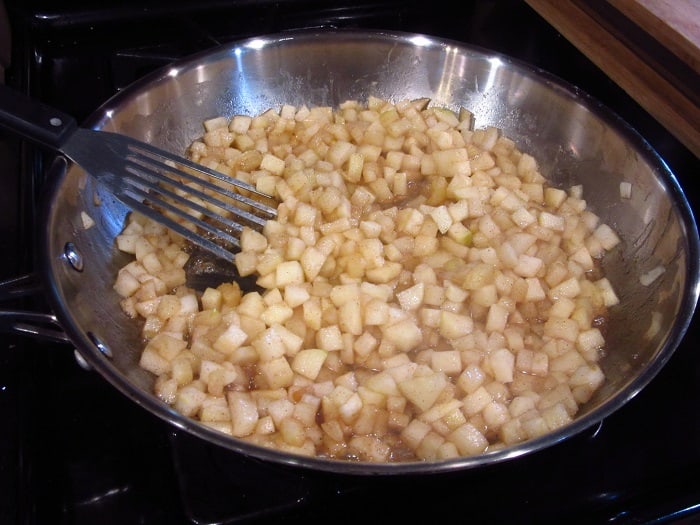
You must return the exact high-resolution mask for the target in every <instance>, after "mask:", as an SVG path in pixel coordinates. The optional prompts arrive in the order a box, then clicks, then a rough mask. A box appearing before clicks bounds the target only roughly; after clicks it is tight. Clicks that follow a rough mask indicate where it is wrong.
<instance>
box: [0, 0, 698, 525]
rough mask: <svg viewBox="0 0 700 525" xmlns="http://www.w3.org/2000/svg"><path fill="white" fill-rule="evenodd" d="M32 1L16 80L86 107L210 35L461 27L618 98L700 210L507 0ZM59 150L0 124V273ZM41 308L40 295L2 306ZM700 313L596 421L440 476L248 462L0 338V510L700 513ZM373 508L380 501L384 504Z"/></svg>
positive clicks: (295, 516) (658, 137)
mask: <svg viewBox="0 0 700 525" xmlns="http://www.w3.org/2000/svg"><path fill="white" fill-rule="evenodd" d="M451 4H452V3H450V2H447V1H442V0H436V1H434V2H430V3H424V2H418V1H415V0H404V1H401V2H399V1H388V0H387V1H381V0H376V1H366V0H355V1H354V2H342V1H335V0H331V1H306V0H302V1H297V0H282V1H274V2H273V1H267V0H263V1H257V2H256V1H250V0H229V1H215V0H200V1H198V2H189V1H182V2H133V1H128V2H117V1H109V0H107V1H102V2H90V1H87V0H86V1H73V2H41V1H31V0H24V1H15V0H6V1H5V7H6V10H7V12H8V18H9V21H10V25H11V29H12V55H11V56H12V62H11V64H10V66H9V68H8V69H7V71H6V82H7V83H8V84H10V85H12V86H14V87H16V88H18V89H20V90H22V91H24V92H26V93H28V94H30V95H32V96H33V97H36V98H39V99H41V100H43V101H45V102H46V103H48V104H51V105H53V106H55V107H57V108H59V109H62V110H64V111H66V112H68V113H71V114H72V115H74V116H75V117H76V118H77V119H78V120H82V119H84V118H86V117H87V116H88V115H89V114H90V113H91V112H92V111H94V110H95V109H96V108H97V107H98V106H99V105H101V104H102V103H103V102H104V101H105V100H106V99H107V98H109V97H110V96H111V95H113V94H115V93H116V92H118V91H119V90H120V89H123V88H124V87H126V86H128V85H129V84H130V83H131V82H133V81H135V80H137V79H138V78H140V77H141V76H143V75H144V74H146V73H149V72H151V71H153V70H154V69H157V68H159V67H162V66H164V65H166V64H168V63H170V62H171V61H173V60H176V59H178V58H182V57H184V56H187V55H189V54H191V53H194V52H197V51H200V50H204V49H207V48H210V47H212V46H215V45H217V44H221V43H225V42H229V41H233V40H237V39H240V38H245V37H249V36H253V35H258V34H267V33H275V32H279V31H285V30H290V29H299V28H311V27H317V28H329V27H352V28H368V29H388V30H400V31H407V32H416V33H424V34H427V35H432V36H437V37H445V38H451V39H455V40H459V41H462V42H466V43H469V44H472V45H477V46H481V47H484V48H487V49H491V50H493V51H496V52H499V53H504V54H506V55H510V56H512V57H514V58H517V59H520V60H523V61H526V62H529V63H531V64H533V65H535V66H537V67H539V68H542V69H544V70H546V71H549V72H550V73H553V74H555V75H557V76H559V77H561V78H563V79H564V80H566V81H568V82H569V83H571V84H573V85H575V86H577V87H579V88H580V89H582V90H583V91H585V92H587V93H589V94H591V95H592V96H594V97H595V98H597V99H598V100H599V101H601V102H602V103H603V104H605V105H607V106H608V107H610V108H612V109H613V110H614V111H615V112H617V113H618V114H619V115H620V116H621V117H622V118H623V119H624V120H626V121H627V122H629V123H630V124H631V125H632V126H633V127H634V128H635V129H637V130H638V131H639V132H640V133H641V134H642V136H644V138H645V139H646V140H647V141H648V142H649V143H650V144H651V145H652V147H654V148H655V149H656V150H657V151H658V152H659V153H660V155H661V156H662V157H663V158H664V159H665V161H666V162H667V163H668V165H669V166H670V168H671V170H672V171H674V172H675V173H676V175H677V177H678V179H679V181H680V184H681V186H682V187H683V188H684V189H685V191H686V194H687V197H688V199H689V201H690V203H691V206H692V207H693V208H694V209H696V210H697V209H700V208H699V206H700V193H698V183H697V180H696V179H697V174H696V171H697V168H698V159H697V158H696V157H695V156H694V155H693V154H692V153H691V152H690V151H688V150H687V149H686V148H685V147H683V145H681V144H680V143H679V142H678V141H677V140H675V139H674V138H673V136H672V135H671V134H670V133H668V132H667V131H666V130H665V129H664V128H663V127H662V126H661V125H659V124H658V123H657V122H656V121H655V120H654V119H653V118H652V117H651V116H650V115H649V114H648V113H646V112H645V111H644V110H643V109H641V108H640V107H639V106H638V105H637V104H636V103H635V102H634V101H633V100H632V99H631V98H629V97H628V96H627V95H626V94H625V93H624V91H622V90H621V89H620V88H619V87H618V86H617V85H616V84H615V83H613V82H612V81H611V80H610V79H609V78H608V77H606V76H605V74H604V73H602V72H601V71H600V70H599V69H597V68H596V66H595V65H593V64H592V63H591V62H590V61H589V60H588V59H587V58H586V57H585V56H584V55H582V54H581V53H580V52H578V51H577V50H576V48H575V47H573V46H572V45H571V44H570V43H569V42H567V41H566V39H564V38H563V37H562V36H561V35H560V34H558V33H557V32H556V31H555V30H554V29H553V28H552V27H551V26H549V25H548V24H547V23H546V22H545V21H544V20H543V19H542V18H540V17H539V16H538V15H537V14H536V13H535V12H534V11H533V10H531V9H530V8H529V7H528V6H527V4H525V3H524V2H521V1H516V0H485V1H479V2H462V3H461V4H460V5H457V6H454V5H451ZM47 162H48V158H45V157H44V155H43V154H41V153H40V152H38V151H37V150H35V149H33V148H31V147H30V146H28V145H26V144H23V143H21V142H20V141H18V140H16V139H13V138H12V137H9V136H5V135H2V134H0V181H1V183H2V188H3V190H4V191H3V192H2V193H0V229H1V230H0V231H2V236H0V246H1V247H2V254H1V255H0V278H2V279H7V278H10V277H14V276H17V275H20V274H25V273H30V272H31V271H32V270H33V264H32V261H33V256H34V253H33V249H32V243H31V239H32V237H33V232H35V231H36V229H37V228H40V227H41V225H40V224H36V221H35V217H36V215H37V214H36V210H37V206H39V202H40V201H39V195H40V193H41V190H42V186H43V184H44V182H45V176H46V175H45V174H46V167H47ZM5 304H6V305H7V306H8V307H10V308H33V309H39V310H41V309H42V308H45V305H43V304H42V298H41V296H40V295H39V296H34V297H31V298H26V297H22V298H18V299H13V300H11V301H9V302H6V303H5ZM697 317H698V316H697V315H696V316H695V319H694V320H693V322H692V324H691V326H690V328H689V330H688V333H687V335H686V337H685V339H684V342H683V343H682V344H681V346H680V347H679V348H678V350H677V351H676V353H675V354H674V355H673V357H672V359H671V360H670V362H669V363H668V364H667V365H666V367H665V368H664V369H663V370H662V371H661V372H660V374H659V375H658V376H657V377H656V378H654V380H653V381H652V382H651V384H650V385H649V386H647V387H646V388H645V389H644V390H643V391H642V392H641V393H640V394H638V395H637V396H636V397H635V398H634V399H633V400H632V401H630V402H629V403H628V404H627V405H625V406H624V407H623V408H622V409H621V410H619V411H618V412H616V413H615V414H614V415H612V416H610V417H609V418H607V419H605V420H604V421H603V422H602V423H601V424H599V425H598V426H597V427H596V428H593V429H590V430H588V431H586V432H584V433H582V434H580V435H578V436H575V437H573V438H571V439H569V440H566V441H565V442H562V443H559V444H557V445H555V446H552V447H550V448H548V449H545V450H543V451H540V452H537V453H534V454H531V455H529V456H526V457H523V458H518V459H515V460H510V461H507V462H505V463H502V464H499V465H493V466H490V467H488V468H481V469H478V470H471V471H467V472H457V473H450V474H440V475H422V476H402V477H391V478H381V477H380V478H368V477H358V476H350V477H348V476H341V475H334V474H330V473H317V472H310V471H306V470H302V469H297V468H294V467H282V466H277V465H272V464H269V463H265V462H262V461H259V460H255V459H251V458H247V457H242V456H240V455H237V454H234V453H231V452H229V451H226V450H223V449H220V448H218V447H215V446H213V445H209V444H207V443H205V442H203V441H201V440H199V439H197V438H194V437H192V436H190V435H188V434H185V433H182V432H180V431H179V430H177V429H175V428H173V427H172V426H170V425H168V424H166V423H164V422H162V421H161V420H159V419H157V418H156V417H155V416H152V415H151V414H150V413H148V412H147V411H145V410H144V409H143V408H141V407H139V406H137V405H136V404H134V403H133V402H131V401H130V400H128V399H126V398H125V397H124V396H122V395H121V394H120V393H118V392H117V391H116V390H115V389H113V388H112V387H111V386H109V385H108V384H107V382H106V381H104V380H103V379H102V378H101V377H100V376H98V375H97V374H96V373H95V372H91V371H87V370H84V369H83V368H81V367H80V366H79V364H78V362H77V360H76V358H75V356H74V353H73V351H72V348H71V347H70V346H68V345H64V344H57V343H49V342H46V341H43V340H35V339H31V338H25V337H20V336H17V335H10V336H5V337H4V338H3V340H2V343H1V344H0V346H1V347H2V348H0V417H2V421H3V422H4V425H3V432H2V435H1V436H0V493H2V495H3V497H2V498H0V522H2V523H17V524H19V523H22V524H45V523H52V524H56V525H57V524H70V525H82V524H94V523H100V524H103V525H109V524H112V523H114V524H129V523H147V524H180V523H182V524H187V523H193V524H194V523H196V524H209V523H211V524H214V523H217V524H219V523H221V524H228V523H268V522H269V523H285V522H287V523H296V522H298V521H300V520H302V519H304V520H318V521H321V520H333V522H334V523H358V522H360V520H369V521H370V522H375V521H378V520H379V519H382V520H390V521H392V522H399V521H400V520H406V521H407V522H418V521H419V520H425V519H430V520H438V519H448V518H451V519H455V518H464V519H465V520H469V521H470V522H472V523H513V524H519V523H537V524H544V525H546V524H560V523H567V524H596V523H614V524H647V523H649V524H651V523H654V524H659V523H681V522H683V523H690V522H691V521H692V520H694V519H697V520H698V522H700V477H699V476H698V475H697V473H698V472H700V416H699V414H700V412H699V411H698V406H700V355H699V354H698V353H697V352H696V345H697V343H698V338H699V337H700V328H698V320H697ZM376 509H381V511H380V514H379V516H377V515H376V514H373V513H376V512H377V510H376Z"/></svg>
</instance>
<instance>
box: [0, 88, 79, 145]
mask: <svg viewBox="0 0 700 525" xmlns="http://www.w3.org/2000/svg"><path fill="white" fill-rule="evenodd" d="M0 127H2V128H5V129H7V130H9V131H11V132H13V133H16V134H18V135H20V136H21V137H23V138H25V139H28V140H30V141H32V142H34V143H36V144H39V145H42V146H45V147H48V148H50V149H53V150H57V151H61V148H62V146H63V144H65V142H66V141H67V140H68V138H69V137H70V136H71V135H72V134H73V132H74V131H75V130H76V129H77V127H78V124H77V122H76V121H75V119H74V118H73V117H71V116H70V115H68V114H66V113H63V112H62V111H59V110H58V109H56V108H53V107H51V106H48V105H46V104H43V103H42V102H39V101H38V100H34V99H32V98H30V97H28V96H26V95H24V94H23V93H20V92H19V91H17V90H16V89H12V88H10V87H7V86H5V85H4V84H0Z"/></svg>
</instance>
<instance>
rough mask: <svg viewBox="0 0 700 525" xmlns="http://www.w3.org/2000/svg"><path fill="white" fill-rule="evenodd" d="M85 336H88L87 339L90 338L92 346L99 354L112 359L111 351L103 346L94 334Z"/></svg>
mask: <svg viewBox="0 0 700 525" xmlns="http://www.w3.org/2000/svg"><path fill="white" fill-rule="evenodd" d="M87 335H88V337H89V338H90V340H91V341H92V342H93V344H94V345H95V346H96V347H97V349H98V350H99V351H100V352H102V354H103V355H104V356H105V357H109V358H110V359H112V351H111V350H110V349H109V347H108V346H107V345H106V344H104V343H103V342H102V341H101V340H100V338H99V337H97V336H96V335H95V334H93V333H92V332H88V334H87Z"/></svg>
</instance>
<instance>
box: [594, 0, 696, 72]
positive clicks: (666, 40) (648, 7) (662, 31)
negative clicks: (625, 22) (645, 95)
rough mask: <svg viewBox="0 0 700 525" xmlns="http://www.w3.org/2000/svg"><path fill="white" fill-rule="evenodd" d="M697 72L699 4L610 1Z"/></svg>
mask: <svg viewBox="0 0 700 525" xmlns="http://www.w3.org/2000/svg"><path fill="white" fill-rule="evenodd" d="M607 1H608V3H609V4H610V5H612V6H613V7H614V8H615V9H617V10H618V11H620V12H621V13H622V14H624V15H625V16H626V17H627V18H629V19H630V20H631V21H633V22H634V23H636V24H637V25H638V26H639V27H641V28H642V29H644V30H645V31H647V32H648V33H651V34H653V35H654V38H656V39H657V40H658V41H659V42H660V43H661V44H663V45H664V46H665V47H666V48H667V49H668V50H669V51H671V52H672V53H673V54H675V55H676V56H677V57H678V58H680V59H681V60H683V61H684V62H685V63H686V64H688V65H689V66H690V67H691V68H692V69H693V70H694V71H696V72H700V2H697V1H696V0H671V1H668V0H651V1H649V0H607Z"/></svg>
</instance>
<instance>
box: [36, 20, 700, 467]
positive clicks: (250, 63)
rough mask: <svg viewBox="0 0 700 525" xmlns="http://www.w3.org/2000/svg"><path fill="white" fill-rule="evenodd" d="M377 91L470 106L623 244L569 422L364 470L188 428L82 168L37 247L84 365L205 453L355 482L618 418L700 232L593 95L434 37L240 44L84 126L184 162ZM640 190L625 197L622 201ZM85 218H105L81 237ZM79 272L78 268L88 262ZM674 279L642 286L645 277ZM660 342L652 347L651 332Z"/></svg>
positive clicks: (105, 109) (67, 172)
mask: <svg viewBox="0 0 700 525" xmlns="http://www.w3.org/2000/svg"><path fill="white" fill-rule="evenodd" d="M369 95H374V96H378V97H384V98H389V99H394V100H399V99H405V98H420V97H430V98H431V99H432V100H433V101H434V103H435V104H438V105H443V106H448V107H452V108H455V109H456V108H458V107H459V106H464V107H467V108H469V109H470V110H472V111H473V112H474V114H475V119H476V126H477V127H482V126H487V125H493V126H497V127H499V128H502V129H503V131H504V133H505V134H506V135H507V136H509V137H510V138H512V139H514V140H515V141H516V142H517V143H518V145H519V147H520V148H521V149H523V150H524V151H526V152H528V153H531V154H532V155H533V156H535V157H536V158H537V159H538V160H539V161H540V166H541V170H542V172H543V173H544V174H546V175H547V176H548V177H549V178H550V179H551V180H552V181H554V183H555V184H557V185H560V186H561V187H568V186H571V185H572V184H577V183H580V184H582V185H583V187H584V198H585V199H586V200H587V202H588V204H589V206H590V207H591V208H592V209H593V210H594V211H595V212H596V213H598V214H599V215H600V216H601V217H602V219H603V220H604V221H606V222H607V223H609V224H611V225H612V226H613V227H614V228H615V229H616V230H617V231H618V232H619V233H620V235H621V237H622V238H623V243H622V246H621V247H620V248H619V249H618V250H617V251H615V253H613V254H612V256H611V257H609V258H608V259H607V260H606V267H605V271H606V272H607V275H608V276H609V278H610V279H611V280H612V281H613V282H614V283H615V285H616V287H617V290H618V292H619V295H620V298H621V299H622V301H623V303H624V305H625V306H624V307H623V308H619V309H618V310H616V311H615V312H612V314H611V318H610V326H611V327H614V329H611V331H610V333H609V338H610V339H609V346H610V348H612V349H614V352H613V351H611V352H610V355H609V356H608V357H607V358H606V359H605V361H604V362H603V366H604V368H605V372H606V374H607V376H608V382H607V384H606V385H605V386H604V387H603V388H602V389H601V391H600V392H599V393H598V394H597V395H596V396H595V397H594V398H593V399H592V400H591V402H590V403H589V404H588V405H586V406H585V407H584V409H583V411H582V413H581V414H580V415H579V416H578V418H577V419H576V420H575V421H574V423H572V424H571V425H569V426H567V427H564V428H562V429H560V430H559V431H556V432H554V433H552V434H549V435H546V436H543V437H542V438H538V439H535V440H532V441H528V442H525V443H522V444H520V445H518V446H514V447H511V448H508V449H504V450H499V451H494V452H490V453H487V454H484V455H481V456H474V457H465V458H460V459H458V460H451V461H444V462H416V463H402V464H381V465H378V464H366V463H349V462H340V461H328V460H323V459H313V458H304V457H298V456H293V455H290V454H285V453H281V452H276V451H273V450H268V449H262V448H259V447H255V446H253V445H250V444H247V443H244V442H241V441H238V440H234V439H231V438H228V437H226V436H224V435H223V434H220V433H218V432H216V431H213V430H211V429H208V428H206V427H204V426H203V425H200V424H198V423H197V422H195V421H193V420H190V419H188V418H185V417H183V416H181V415H179V414H177V413H175V412H174V411H173V410H172V409H170V408H169V407H168V406H167V405H165V404H163V403H162V402H160V401H159V400H158V399H157V398H156V397H155V396H154V395H153V394H152V393H151V391H152V385H153V377H152V376H150V375H149V374H148V373H146V372H145V371H143V370H141V369H140V368H139V366H138V359H139V352H140V348H141V343H140V336H139V329H138V326H137V325H136V324H135V323H133V321H131V320H129V319H127V318H126V317H125V316H124V315H123V313H122V312H121V310H120V308H119V305H118V300H117V298H116V297H115V296H114V297H113V295H112V294H113V292H112V283H113V281H114V276H115V274H116V271H117V270H118V269H119V268H120V267H121V266H122V265H123V264H124V263H125V262H126V261H125V259H124V256H123V255H121V254H119V253H118V252H117V250H116V248H115V246H114V238H115V236H116V235H117V234H118V233H119V232H120V231H121V228H122V226H123V224H124V219H125V216H126V214H127V212H128V210H127V209H126V208H125V207H124V206H123V205H122V204H120V203H119V202H118V201H116V200H115V199H113V198H111V197H110V195H109V194H108V193H107V192H105V191H104V190H103V189H102V188H100V187H99V186H97V185H96V184H94V182H93V181H92V179H91V178H89V177H88V176H87V175H86V174H85V173H84V172H83V171H82V170H81V169H80V168H78V167H77V166H75V165H72V164H70V163H68V162H67V161H65V160H64V159H58V160H57V161H56V163H55V164H54V165H53V166H52V168H51V173H50V177H49V179H50V181H51V182H50V184H49V188H48V191H47V195H46V199H45V204H44V208H43V212H44V216H43V221H44V224H45V228H43V229H42V230H41V231H40V234H39V236H38V239H37V243H38V252H39V253H40V257H39V261H38V267H39V271H40V275H41V277H42V280H43V284H44V288H45V292H46V294H47V296H48V299H49V302H50V304H51V308H52V311H53V314H54V315H55V316H56V318H57V320H58V323H59V324H60V326H61V327H62V328H63V330H64V331H65V334H66V335H67V336H68V337H69V338H70V341H71V342H72V343H73V344H74V345H75V346H76V348H77V349H78V351H79V352H80V354H81V356H82V357H83V358H84V359H85V360H86V361H87V362H88V363H89V364H90V365H91V366H92V367H93V368H94V369H95V370H96V371H97V372H98V373H100V374H101V375H102V376H103V377H104V378H105V379H106V380H107V381H109V382H110V383H111V384H113V385H114V386H115V388H117V389H119V390H120V391H121V392H122V393H123V394H124V395H126V396H128V397H129V398H130V399H132V400H133V401H134V402H136V403H138V404H139V405H141V406H143V407H144V408H145V409H147V410H149V411H150V412H152V413H154V414H155V415H157V416H158V417H161V418H163V419H165V420H167V421H169V422H171V423H172V424H173V425H175V426H177V427H179V428H182V429H185V430H187V431H188V432H190V433H192V434H194V435H196V436H197V437H199V438H201V439H204V440H206V441H208V442H211V443H214V444H216V445H219V446H222V447H224V448H227V449H230V450H232V451H235V452H238V453H243V454H247V455H251V456H255V457H258V458H261V459H264V460H269V461H273V462H279V463H283V464H289V465H300V466H304V467H308V468H311V469H318V470H325V471H332V472H339V473H347V474H382V475H393V474H404V473H433V472H442V471H451V470H458V469H472V468H478V467H481V466H484V465H488V464H491V463H496V462H500V461H505V460H515V458H517V457H518V456H522V455H523V454H529V453H532V452H535V451H537V450H540V449H543V448H545V447H549V446H553V445H555V444H556V443H557V442H559V441H561V440H563V439H567V438H569V437H571V436H573V435H575V434H577V433H579V432H581V431H582V430H584V429H586V428H588V427H590V426H592V425H594V424H595V423H597V422H599V421H601V420H602V419H604V418H605V417H606V416H608V415H609V414H611V413H612V412H614V411H615V410H617V409H619V408H620V407H621V406H622V405H624V404H625V403H626V402H627V401H628V400H629V399H631V398H632V397H633V396H634V395H636V394H637V393H638V392H639V391H640V390H641V389H642V388H643V387H644V386H646V385H647V384H648V383H649V382H650V381H651V380H652V379H653V377H654V376H655V375H656V373H657V372H658V371H659V370H660V369H661V367H663V365H664V364H665V363H666V362H667V361H668V359H669V358H670V357H671V355H672V353H673V351H674V349H675V348H676V346H677V345H678V343H679V341H680V340H681V338H682V337H683V335H684V333H685V330H686V329H687V327H688V324H689V322H690V319H691V317H692V315H693V312H694V309H695V306H696V304H697V300H698V292H699V290H698V288H699V284H698V283H699V269H698V260H699V258H700V256H699V249H698V244H699V243H698V232H697V227H696V224H695V220H694V218H693V216H692V212H691V210H690V208H689V206H688V203H687V201H686V199H685V197H684V196H683V192H682V188H680V187H679V185H678V183H677V181H676V179H675V177H674V176H673V174H672V173H671V172H670V171H669V170H668V168H667V167H666V166H665V164H664V163H663V160H662V159H660V158H659V157H658V155H657V154H656V153H655V152H654V151H653V150H651V148H650V147H649V146H648V144H646V143H645V142H644V140H643V139H642V138H641V137H640V136H639V135H638V134H637V133H636V132H635V131H634V130H632V129H630V128H629V126H627V125H626V124H625V123H624V122H622V121H621V120H620V119H619V118H617V117H616V116H615V115H614V114H612V113H611V112H610V111H608V110H607V109H606V108H604V107H602V106H601V105H600V104H599V103H597V102H596V101H595V100H593V99H591V98H590V97H588V96H587V95H586V94H585V93H582V92H580V91H579V90H577V89H576V88H575V87H573V86H570V85H567V84H566V83H564V82H562V81H561V80H559V79H557V78H555V77H552V76H551V75H549V74H547V73H545V72H542V71H539V70H537V69H535V68H533V67H531V66H529V65H527V64H523V63H520V62H517V61H514V60H511V59H509V58H508V57H505V56H502V55H498V54H494V53H492V52H489V51H487V50H483V49H478V48H473V47H470V46H468V45H465V44H462V43H458V42H452V41H445V40H440V39H435V38H431V37H429V36H426V35H415V34H404V33H389V32H370V31H311V32H308V31H304V32H293V33H285V34H279V35H270V36H262V37H259V38H254V39H249V40H245V41H240V42H235V43H232V44H228V45H225V46H222V47H219V48H215V49H212V50H209V51H206V52H204V53H200V54H197V55H195V56H192V57H190V58H187V59H185V60H182V61H179V62H177V63H174V64H172V65H171V66H170V67H168V68H166V69H164V70H161V71H158V72H156V73H155V74H153V75H149V76H148V77H146V78H144V79H142V80H141V81H139V82H137V83H135V84H134V85H132V86H130V87H129V88H127V89H125V90H124V91H122V92H121V93H119V94H118V95H117V96H115V97H114V98H112V99H110V100H109V101H107V102H106V103H105V104H104V105H103V106H102V107H101V108H99V109H98V110H97V111H96V112H95V113H94V114H93V115H92V117H91V118H90V119H89V120H88V122H87V123H86V125H87V126H89V127H93V128H95V129H101V130H107V131H115V132H119V133H124V134H127V135H130V136H133V137H135V138H137V139H140V140H144V141H146V142H150V143H152V144H154V145H156V146H158V147H161V148H164V149H167V150H169V151H172V152H175V153H181V152H183V151H184V150H185V148H186V146H187V145H188V144H189V143H190V142H191V141H192V140H193V139H194V138H195V137H198V136H199V135H201V124H202V122H203V121H204V120H206V119H208V118H211V117H214V116H218V115H233V114H236V113H245V114H256V113H259V112H261V111H263V110H266V109H268V108H270V107H278V106H280V105H282V104H287V103H288V104H295V105H302V104H306V105H331V106H334V105H337V104H339V103H341V102H343V101H344V100H347V99H358V100H363V99H366V98H367V97H368V96H369ZM620 182H629V183H631V185H632V188H633V191H632V195H631V198H630V199H621V198H620V191H619V185H620ZM81 212H85V213H87V214H88V215H89V216H91V217H92V218H93V219H94V220H95V226H93V227H92V228H89V229H86V228H84V227H83V225H82V223H81V219H80V216H81ZM78 262H79V264H77V263H78ZM659 266H661V267H663V268H664V269H665V271H664V273H663V274H662V275H661V276H660V277H659V278H658V279H656V280H655V281H654V282H653V283H651V284H650V285H648V286H645V285H643V284H641V283H640V278H641V276H643V275H645V274H647V272H649V271H650V270H652V269H654V268H656V267H659ZM652 324H653V325H654V326H658V331H656V333H655V334H654V335H653V336H651V337H648V336H647V334H648V331H649V326H650V325H652Z"/></svg>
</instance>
